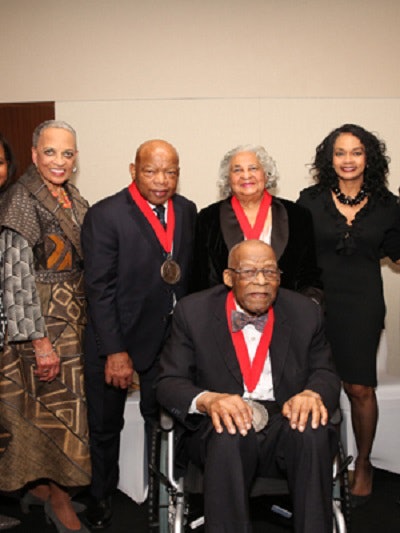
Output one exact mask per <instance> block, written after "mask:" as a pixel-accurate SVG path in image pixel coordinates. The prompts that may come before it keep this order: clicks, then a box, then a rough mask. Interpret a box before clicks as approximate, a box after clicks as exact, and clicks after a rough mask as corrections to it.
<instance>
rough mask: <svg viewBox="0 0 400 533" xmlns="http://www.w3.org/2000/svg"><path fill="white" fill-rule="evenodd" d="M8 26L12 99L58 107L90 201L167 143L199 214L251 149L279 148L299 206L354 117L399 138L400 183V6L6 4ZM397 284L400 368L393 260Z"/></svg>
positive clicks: (184, 1) (393, 349)
mask: <svg viewBox="0 0 400 533" xmlns="http://www.w3.org/2000/svg"><path fill="white" fill-rule="evenodd" d="M0 19H1V30H0V46H1V48H0V49H1V51H2V53H1V54H0V73H1V84H0V101H1V102H17V101H35V100H55V101H56V115H57V117H58V118H63V119H65V120H68V121H70V122H71V124H72V125H73V126H74V127H75V128H76V129H77V131H78V138H79V148H80V173H79V176H78V185H79V187H80V189H81V191H82V192H83V194H84V195H85V196H86V197H87V198H88V199H89V201H90V202H94V201H96V200H97V199H99V198H102V197H104V196H106V195H108V194H111V193H113V192H115V191H117V190H118V189H120V188H121V187H123V186H124V185H125V184H126V183H127V182H128V181H129V174H128V164H129V162H130V161H131V159H132V157H133V154H134V151H135V149H136V147H137V145H138V144H139V143H140V142H142V141H143V140H145V139H148V138H153V137H161V138H166V139H168V140H170V141H171V142H172V143H173V144H175V145H176V147H177V148H178V150H179V152H180V154H181V169H182V173H181V192H182V193H183V194H185V195H187V196H189V197H191V198H192V199H194V200H195V201H196V203H197V204H198V206H199V207H203V206H205V205H207V204H208V203H210V202H212V201H214V200H215V199H216V197H217V196H216V194H217V191H216V188H215V180H216V176H217V168H218V164H219V161H220V159H221V157H222V155H223V154H224V152H225V151H227V150H228V149H230V148H232V147H233V146H235V145H237V144H240V143H247V142H255V143H261V144H263V145H265V146H266V147H267V149H268V150H269V151H270V153H271V155H272V156H273V157H274V158H275V159H276V161H277V163H278V168H279V170H280V174H281V180H280V182H279V186H278V190H277V194H279V195H281V196H284V197H287V198H290V199H296V198H297V195H298V192H299V190H300V189H302V188H303V187H305V186H307V185H308V184H309V180H308V177H307V176H308V169H307V167H306V165H307V164H308V163H310V161H311V159H312V156H313V152H314V149H315V146H316V144H317V143H319V142H320V141H321V140H322V138H323V137H324V136H325V135H326V134H327V133H328V132H329V131H330V130H331V129H332V128H334V127H336V126H337V125H340V124H341V123H344V122H356V123H360V124H362V125H363V126H364V127H366V128H368V129H371V130H373V131H375V132H377V133H378V134H379V135H380V136H382V137H383V138H384V139H385V140H386V142H387V145H388V149H389V153H390V155H391V157H392V165H391V179H390V187H391V189H392V190H393V191H394V192H396V191H397V188H398V186H399V184H400V179H399V176H400V168H399V167H400V161H399V154H400V136H399V124H400V70H399V69H398V65H397V60H398V57H400V36H399V27H400V2H398V0H381V1H380V2H378V1H372V0H353V1H352V2H348V1H347V0H336V1H335V2H331V1H330V0H170V1H168V0H147V1H140V2H139V1H135V0H70V1H69V2H64V1H59V0H37V2H35V3H32V2H31V1H28V0H0ZM0 129H1V125H0ZM384 279H385V292H386V300H387V307H388V319H387V328H388V337H389V347H390V350H389V352H390V355H389V357H390V365H391V368H392V370H395V371H396V372H398V373H400V361H398V346H399V340H400V335H399V313H400V301H399V290H398V286H399V279H400V278H399V277H398V274H395V273H393V272H392V270H391V269H390V268H389V267H387V266H385V267H384Z"/></svg>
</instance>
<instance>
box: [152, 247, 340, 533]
mask: <svg viewBox="0 0 400 533" xmlns="http://www.w3.org/2000/svg"><path fill="white" fill-rule="evenodd" d="M228 265H229V267H228V268H227V269H226V270H225V271H224V283H225V285H226V286H227V287H230V288H232V290H231V291H229V290H228V288H227V287H225V286H222V285H219V286H217V287H214V288H212V289H208V290H205V291H202V292H199V293H196V294H193V295H191V296H188V297H186V298H184V299H182V300H181V301H180V302H179V303H178V305H177V307H176V309H175V312H174V319H173V326H172V333H171V337H170V339H169V341H168V342H167V343H166V345H165V347H164V350H163V352H162V355H161V372H160V375H159V378H158V382H157V397H158V400H159V402H160V404H162V405H163V406H164V407H165V408H166V409H167V410H168V411H169V412H170V413H171V414H172V415H173V416H174V417H176V418H177V419H178V421H179V422H180V423H181V424H182V426H183V427H184V428H186V430H188V431H184V434H183V442H184V449H185V452H186V454H187V456H188V457H189V459H190V460H191V461H192V462H194V463H195V464H197V465H198V466H200V467H202V468H203V469H204V503H205V520H206V531H207V532H212V533H217V532H218V533H219V532H221V531H229V533H236V532H237V533H246V532H249V531H251V525H250V522H249V516H248V503H247V495H248V493H249V491H250V487H251V483H252V481H253V480H254V477H255V476H256V475H262V476H266V477H268V476H270V475H274V474H276V473H277V471H280V470H283V471H285V473H286V476H287V478H288V482H289V488H290V491H291V494H292V497H293V505H294V524H295V531H297V532H307V533H315V532H316V531H318V533H325V532H326V533H328V532H331V531H332V520H333V518H332V459H333V457H334V455H335V452H336V446H337V435H336V432H335V429H334V427H332V426H331V424H330V423H329V416H330V414H331V413H332V411H333V410H334V409H335V408H336V406H337V404H338V398H339V391H340V381H339V378H338V376H337V375H336V373H335V370H334V366H333V363H332V358H331V352H330V348H329V345H328V344H327V341H326V338H325V333H324V328H323V319H322V313H321V311H320V308H319V305H318V304H316V303H314V302H313V301H312V300H310V299H309V298H307V297H305V296H302V295H300V294H297V293H295V292H292V291H289V290H286V289H280V290H279V292H278V287H279V279H280V271H279V269H278V266H277V262H276V258H275V254H274V252H273V250H272V248H271V247H270V246H268V245H267V244H265V243H263V242H261V241H252V240H249V241H244V242H242V243H240V244H237V245H235V246H234V247H233V248H232V250H231V252H230V254H229V262H228ZM242 326H243V329H241V327H242ZM267 413H268V415H269V420H268V415H267ZM178 449H179V448H178Z"/></svg>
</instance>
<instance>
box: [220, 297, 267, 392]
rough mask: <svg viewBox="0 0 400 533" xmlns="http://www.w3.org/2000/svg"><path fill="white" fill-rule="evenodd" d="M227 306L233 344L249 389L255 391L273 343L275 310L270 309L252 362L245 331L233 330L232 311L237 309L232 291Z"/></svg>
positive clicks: (227, 299)
mask: <svg viewBox="0 0 400 533" xmlns="http://www.w3.org/2000/svg"><path fill="white" fill-rule="evenodd" d="M225 308H226V317H227V320H228V325H229V331H230V334H231V337H232V342H233V346H234V347H235V352H236V357H237V359H238V361H239V366H240V370H241V372H242V376H243V381H244V383H245V385H246V388H247V390H248V391H249V392H253V390H254V389H255V388H256V386H257V383H258V382H259V380H260V376H261V373H262V371H263V368H264V365H265V361H266V359H267V355H268V350H269V345H270V344H271V338H272V332H273V329H274V321H275V316H274V310H273V308H272V307H270V308H269V309H268V320H267V323H266V325H265V328H264V331H263V333H262V335H261V338H260V342H259V343H258V346H257V350H256V355H255V357H254V359H253V362H251V361H250V357H249V351H248V349H247V346H246V341H245V340H244V335H243V331H241V330H240V331H237V332H235V333H233V332H232V318H231V317H232V311H234V310H235V309H236V305H235V299H234V297H233V292H232V291H230V292H229V293H228V296H227V298H226V306H225Z"/></svg>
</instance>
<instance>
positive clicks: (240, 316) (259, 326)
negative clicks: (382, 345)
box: [231, 311, 268, 333]
mask: <svg viewBox="0 0 400 533" xmlns="http://www.w3.org/2000/svg"><path fill="white" fill-rule="evenodd" d="M231 317H232V332H233V333H236V332H237V331H240V330H241V329H243V328H244V327H245V326H247V325H248V324H253V326H254V327H255V328H256V330H257V331H259V332H260V333H262V332H263V331H264V326H265V323H266V321H267V318H268V313H265V314H263V315H260V316H250V315H246V313H242V312H241V311H232V315H231Z"/></svg>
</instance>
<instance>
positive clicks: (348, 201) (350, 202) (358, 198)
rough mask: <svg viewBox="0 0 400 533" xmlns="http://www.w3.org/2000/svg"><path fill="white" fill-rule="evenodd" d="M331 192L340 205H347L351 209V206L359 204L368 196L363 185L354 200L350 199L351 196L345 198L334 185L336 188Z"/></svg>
mask: <svg viewBox="0 0 400 533" xmlns="http://www.w3.org/2000/svg"><path fill="white" fill-rule="evenodd" d="M332 192H333V193H334V194H335V195H336V198H337V199H338V201H339V202H340V203H341V204H344V205H349V206H350V207H352V206H353V205H358V204H360V203H361V202H362V201H363V200H364V198H366V197H367V196H368V193H367V191H366V190H365V188H364V185H363V186H362V187H361V189H360V190H359V191H358V193H357V195H356V196H355V197H354V198H352V197H351V196H346V195H345V194H344V193H342V191H341V190H340V189H339V186H338V185H336V187H332Z"/></svg>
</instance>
